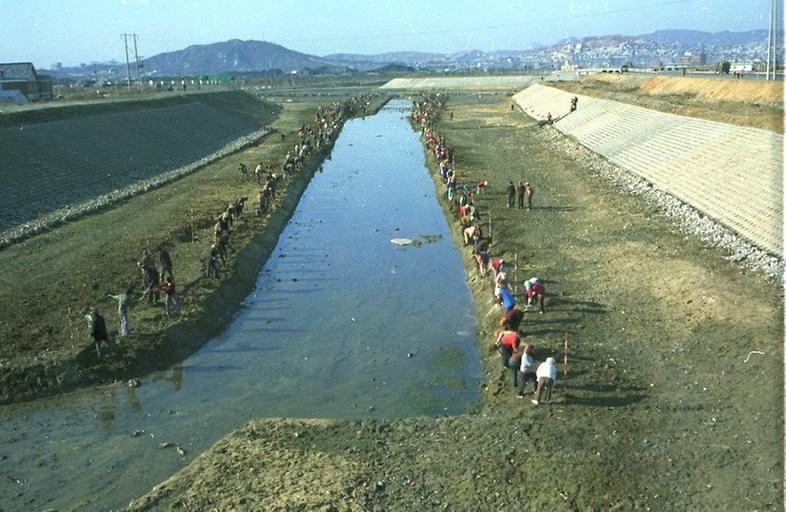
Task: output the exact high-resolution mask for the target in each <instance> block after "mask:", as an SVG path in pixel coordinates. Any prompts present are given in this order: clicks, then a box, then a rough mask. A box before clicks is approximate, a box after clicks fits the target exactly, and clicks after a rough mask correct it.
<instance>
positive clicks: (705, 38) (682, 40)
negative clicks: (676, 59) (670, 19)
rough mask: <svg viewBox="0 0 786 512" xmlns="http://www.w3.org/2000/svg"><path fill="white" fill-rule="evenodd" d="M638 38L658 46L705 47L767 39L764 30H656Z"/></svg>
mask: <svg viewBox="0 0 786 512" xmlns="http://www.w3.org/2000/svg"><path fill="white" fill-rule="evenodd" d="M639 37H641V38H642V39H647V40H648V41H652V42H653V43H658V44H679V45H680V46H699V45H703V44H707V45H731V46H733V45H744V44H751V43H758V42H761V41H764V40H766V39H767V31H766V30H748V31H746V32H729V31H728V30H726V31H723V32H713V33H710V32H701V31H698V30H656V31H655V32H652V33H649V34H642V35H640V36H639Z"/></svg>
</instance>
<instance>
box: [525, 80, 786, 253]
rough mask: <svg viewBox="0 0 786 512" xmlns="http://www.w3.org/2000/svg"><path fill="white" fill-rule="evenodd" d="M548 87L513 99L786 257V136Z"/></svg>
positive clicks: (535, 88)
mask: <svg viewBox="0 0 786 512" xmlns="http://www.w3.org/2000/svg"><path fill="white" fill-rule="evenodd" d="M573 96H574V94H572V93H569V92H565V91H562V90H560V89H556V88H553V87H548V86H543V85H539V84H536V85H532V86H531V87H529V88H527V89H525V90H523V91H521V92H519V93H518V94H516V95H515V96H513V99H514V101H515V102H516V103H517V104H518V105H519V106H520V107H521V109H522V110H523V111H524V112H525V113H526V114H528V115H530V116H532V117H533V118H535V119H539V120H543V119H546V116H547V114H548V113H549V112H550V113H551V114H552V116H553V117H554V118H555V119H556V122H555V127H556V128H557V129H558V130H559V131H561V132H562V133H564V134H566V135H570V136H572V137H574V138H575V139H576V140H577V141H578V142H580V143H581V144H583V145H584V146H586V147H587V148H589V149H591V150H592V151H594V152H596V153H598V154H600V155H603V156H604V157H605V158H607V159H608V160H610V161H611V162H613V163H614V164H616V165H618V166H619V167H621V168H623V169H625V170H627V171H630V172H632V173H635V174H637V175H639V176H641V177H642V178H644V179H646V180H647V181H649V182H650V183H652V184H653V185H654V186H655V187H657V188H658V189H660V190H663V191H665V192H667V193H669V194H671V195H673V196H674V197H676V198H678V199H680V200H681V201H684V202H685V203H687V204H689V205H691V206H693V207H694V208H696V209H697V210H699V211H701V212H702V213H705V214H706V215H707V216H709V217H711V218H712V219H714V220H716V221H718V222H720V223H721V224H723V225H725V226H727V227H729V228H731V229H733V230H734V231H735V232H736V233H738V234H739V235H741V236H742V237H744V238H746V239H748V240H749V241H751V242H752V243H754V244H755V245H756V246H757V247H759V248H761V249H763V250H765V251H767V252H769V253H771V254H774V255H777V256H781V255H782V252H783V135H780V134H777V133H773V132H770V131H767V130H761V129H757V128H747V127H743V126H735V125H730V124H725V123H717V122H713V121H707V120H703V119H697V118H692V117H684V116H678V115H674V114H667V113H664V112H658V111H655V110H650V109H646V108H642V107H637V106H634V105H629V104H625V103H620V102H616V101H610V100H604V99H599V98H593V97H590V96H582V95H578V98H579V103H578V109H577V110H576V111H575V112H570V98H572V97H573Z"/></svg>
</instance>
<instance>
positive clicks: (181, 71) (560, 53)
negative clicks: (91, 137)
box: [62, 30, 767, 77]
mask: <svg viewBox="0 0 786 512" xmlns="http://www.w3.org/2000/svg"><path fill="white" fill-rule="evenodd" d="M766 38H767V31H766V30H750V31H745V32H728V31H725V32H716V33H710V32H701V31H695V30H658V31H655V32H652V33H649V34H642V35H638V36H627V35H607V36H595V37H584V38H570V39H565V40H562V41H559V42H558V43H556V44H553V45H550V46H540V47H535V48H530V49H527V50H498V51H491V52H485V51H481V50H471V51H463V52H454V53H429V52H419V51H404V52H387V53H380V54H374V55H362V54H352V53H334V54H330V55H325V56H322V57H320V56H316V55H309V54H306V53H301V52H297V51H294V50H290V49H288V48H285V47H283V46H281V45H278V44H274V43H270V42H266V41H242V40H239V39H232V40H229V41H224V42H219V43H212V44H201V45H192V46H189V47H187V48H185V49H183V50H178V51H173V52H167V53H161V54H158V55H154V56H152V57H149V58H147V59H144V60H143V66H144V74H145V76H148V77H173V76H197V75H216V74H243V73H279V74H280V73H299V72H303V71H305V70H308V71H309V72H311V73H347V72H368V71H374V70H378V69H380V68H385V69H386V70H389V69H406V68H409V67H411V68H414V69H416V70H439V71H450V70H469V69H476V70H489V69H527V68H537V69H550V68H556V67H559V66H560V65H562V64H564V63H566V62H567V63H572V64H575V65H579V66H582V67H588V66H609V65H620V64H622V63H623V62H625V63H631V64H633V65H635V66H649V65H652V63H653V62H662V63H669V62H671V63H679V62H680V59H681V58H682V56H683V55H685V54H686V53H688V54H696V55H698V54H699V53H701V54H702V56H703V57H704V60H705V61H706V62H707V63H708V64H709V63H713V62H717V61H718V60H734V61H738V60H746V61H751V60H754V59H764V58H765V55H766V44H765V41H766ZM390 66H398V67H399V68H396V67H393V68H391V67H390ZM122 67H124V66H122V65H119V64H117V63H113V64H101V65H91V66H87V65H84V64H83V65H82V66H81V67H79V68H64V69H63V70H62V72H63V73H64V74H72V75H83V76H84V75H87V74H89V75H94V74H95V75H96V76H98V75H106V74H107V73H108V71H109V70H110V69H111V71H112V73H113V74H114V73H117V74H122V72H121V71H119V69H122ZM401 67H404V68H401Z"/></svg>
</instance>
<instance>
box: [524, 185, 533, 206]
mask: <svg viewBox="0 0 786 512" xmlns="http://www.w3.org/2000/svg"><path fill="white" fill-rule="evenodd" d="M534 194H535V189H534V188H532V185H530V184H529V182H526V183H524V195H525V196H527V210H531V209H532V196H533V195H534Z"/></svg>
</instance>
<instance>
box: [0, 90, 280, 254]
mask: <svg viewBox="0 0 786 512" xmlns="http://www.w3.org/2000/svg"><path fill="white" fill-rule="evenodd" d="M260 107H261V108H260ZM279 110H280V108H279V107H277V106H275V105H273V104H268V103H264V102H260V101H259V100H257V99H256V98H254V97H253V96H251V95H249V94H246V93H244V92H240V91H231V92H223V93H215V94H197V95H188V96H182V97H173V98H169V99H164V100H147V101H136V102H120V103H108V104H95V105H83V106H76V107H60V108H52V109H47V110H36V111H31V112H19V113H13V114H8V115H6V116H3V117H2V118H0V162H2V166H3V168H4V173H3V178H4V186H3V189H2V190H0V228H10V227H12V226H14V225H17V224H20V223H29V222H30V221H31V220H33V219H36V217H39V216H41V215H43V214H46V213H49V212H52V211H54V210H58V209H65V210H70V211H71V212H73V211H78V210H79V209H80V207H81V206H82V205H83V203H84V202H86V201H89V200H94V199H95V198H96V197H97V196H103V195H109V194H115V195H117V194H118V192H119V191H121V190H123V189H125V188H127V187H129V186H130V185H132V184H135V183H138V182H145V181H152V180H155V179H156V178H157V177H159V176H160V175H162V174H165V173H168V172H172V171H174V170H178V169H182V168H184V167H186V166H190V165H192V164H194V163H195V162H199V161H200V160H202V159H205V158H208V159H209V156H210V155H212V154H215V153H217V152H221V151H223V149H224V148H226V147H227V146H228V145H230V144H232V143H234V142H235V141H237V140H239V139H243V138H247V137H251V138H252V139H254V137H253V135H254V134H257V135H258V134H259V130H260V128H262V127H263V126H264V125H266V124H268V123H269V122H270V121H272V120H273V119H274V118H275V116H276V115H277V114H278V111H279ZM256 138H258V136H257V137H256ZM121 195H122V194H121ZM61 213H62V210H61ZM59 217H62V215H60V216H59ZM59 217H58V218H59ZM33 224H37V223H33ZM4 238H5V237H4Z"/></svg>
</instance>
